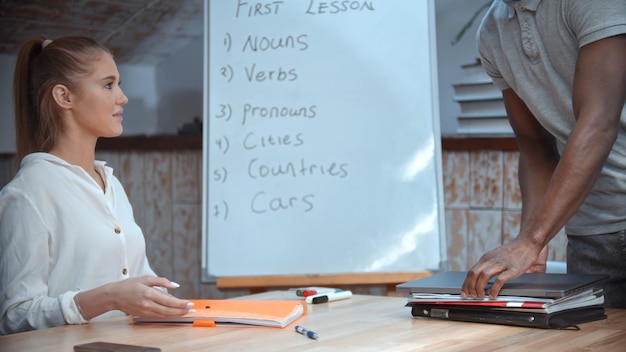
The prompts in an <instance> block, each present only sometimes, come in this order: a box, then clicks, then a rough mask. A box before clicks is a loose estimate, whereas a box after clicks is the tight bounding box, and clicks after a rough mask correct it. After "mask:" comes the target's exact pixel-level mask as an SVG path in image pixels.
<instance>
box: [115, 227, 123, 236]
mask: <svg viewBox="0 0 626 352" xmlns="http://www.w3.org/2000/svg"><path fill="white" fill-rule="evenodd" d="M115 233H116V234H118V235H119V234H120V233H122V229H120V228H119V227H116V228H115Z"/></svg>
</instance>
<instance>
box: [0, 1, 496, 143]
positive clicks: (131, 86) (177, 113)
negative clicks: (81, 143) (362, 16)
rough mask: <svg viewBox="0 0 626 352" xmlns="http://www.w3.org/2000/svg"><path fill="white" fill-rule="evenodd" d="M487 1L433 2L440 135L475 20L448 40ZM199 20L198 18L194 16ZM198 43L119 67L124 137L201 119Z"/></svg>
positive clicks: (6, 97) (468, 58)
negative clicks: (150, 61)
mask: <svg viewBox="0 0 626 352" xmlns="http://www.w3.org/2000/svg"><path fill="white" fill-rule="evenodd" d="M486 1H487V0H463V1H461V0H435V11H436V31H437V59H438V69H439V77H438V79H439V82H438V83H439V101H440V107H439V110H440V113H441V116H440V119H441V133H442V134H443V135H452V134H455V133H456V118H457V116H458V115H459V113H460V109H459V106H458V104H457V103H456V102H454V101H453V97H454V90H453V88H452V84H454V83H457V82H458V80H459V79H460V77H461V65H464V64H468V63H471V62H473V61H474V60H475V59H476V58H477V57H478V52H477V50H476V46H475V42H474V37H475V33H476V29H477V27H478V23H479V20H480V19H478V20H477V21H476V22H475V23H474V24H473V26H472V28H470V29H469V30H468V31H467V33H466V35H465V36H464V37H463V39H462V40H461V42H459V43H458V44H456V45H451V44H450V43H451V41H452V39H453V38H454V37H455V35H456V34H457V33H458V32H459V30H460V29H461V28H462V27H463V25H464V24H465V23H466V22H467V21H468V20H469V19H470V17H471V16H472V14H473V13H474V12H475V11H476V10H477V9H478V8H479V7H480V6H481V5H483V4H484V3H485V2H486ZM200 15H201V14H200ZM202 45H203V41H202V38H200V39H197V40H195V41H192V42H191V43H190V45H188V46H187V47H186V48H184V49H182V50H180V51H179V52H178V53H176V54H175V55H172V56H171V57H169V58H167V59H166V60H164V61H163V62H162V63H160V64H159V65H158V66H156V67H146V66H134V65H119V67H118V69H119V71H120V75H121V77H122V88H123V89H124V92H125V93H126V95H127V96H128V98H129V103H128V104H127V105H126V107H125V112H124V135H136V134H148V135H154V134H175V133H176V131H177V130H178V129H179V128H180V127H181V126H182V125H183V124H184V123H188V122H191V121H192V119H193V118H194V117H195V116H197V117H202V96H203V94H202ZM14 65H15V57H14V56H10V55H0V153H12V152H15V131H14V123H13V102H12V79H13V67H14Z"/></svg>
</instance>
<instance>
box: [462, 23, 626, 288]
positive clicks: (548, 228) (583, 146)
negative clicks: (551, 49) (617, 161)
mask: <svg viewBox="0 0 626 352" xmlns="http://www.w3.org/2000/svg"><path fill="white" fill-rule="evenodd" d="M624 63H626V35H620V36H614V37H610V38H606V39H602V40H599V41H596V42H594V43H591V44H589V45H586V46H584V47H583V48H581V49H580V51H579V54H578V61H577V64H576V74H575V79H574V87H573V97H572V103H573V107H574V115H575V116H574V117H575V119H576V124H575V126H574V128H573V130H572V132H571V134H570V136H569V138H568V141H567V144H566V146H565V149H564V151H563V155H562V156H561V159H560V161H559V162H558V164H557V165H556V168H554V172H553V174H552V175H551V176H550V179H549V182H548V183H547V185H544V184H543V183H540V184H534V183H533V184H529V182H527V181H526V180H533V182H542V181H535V180H545V179H546V178H545V175H530V174H529V173H533V172H540V173H543V172H546V171H547V170H549V167H547V166H546V167H545V168H543V167H537V163H540V164H543V163H544V162H545V161H542V158H541V149H542V148H544V147H546V146H547V145H548V144H544V143H542V144H539V143H538V145H539V146H532V145H529V144H532V142H533V141H543V140H545V137H542V136H541V134H542V132H541V131H540V130H539V129H538V126H537V125H534V123H533V122H529V121H524V120H523V119H524V118H529V114H528V113H524V112H523V110H524V107H525V106H524V105H523V102H522V101H521V99H519V97H517V96H516V95H515V94H514V93H513V92H511V91H505V92H504V93H503V95H504V98H505V104H507V111H508V112H509V113H510V114H513V115H512V116H509V117H510V118H511V123H512V126H513V127H514V129H515V132H516V134H518V141H520V168H521V170H520V182H521V186H522V188H523V189H525V190H524V191H523V195H522V196H523V197H526V199H524V203H526V202H528V203H527V204H528V206H526V204H525V205H524V207H525V209H524V210H523V212H524V215H523V217H524V220H523V222H522V226H521V229H520V233H519V235H518V236H517V238H516V239H515V240H514V241H512V242H511V243H508V244H505V245H503V246H501V247H498V248H496V249H494V250H492V251H490V252H488V253H486V254H485V255H484V256H483V257H482V258H481V259H480V261H479V262H478V263H476V264H475V265H474V266H473V267H472V268H471V269H470V271H469V272H468V275H467V277H466V279H465V282H464V283H463V287H462V292H463V295H464V296H475V297H484V288H485V285H486V284H487V282H488V281H489V279H490V278H491V277H493V276H495V275H498V276H497V278H496V280H495V282H494V284H493V286H492V288H491V290H490V296H492V297H495V296H496V295H497V294H498V293H499V292H500V289H501V288H502V285H504V283H505V282H506V281H508V280H510V279H512V278H515V277H518V276H519V275H521V274H522V273H524V272H525V271H527V270H528V268H530V266H531V265H532V264H533V263H534V262H535V260H536V259H537V257H538V256H539V253H540V251H541V249H542V248H543V247H544V246H546V245H547V244H548V242H549V241H550V239H552V237H554V235H555V234H556V233H557V232H558V230H559V229H560V228H562V227H563V226H564V225H565V223H566V222H567V221H568V220H569V219H570V218H571V217H572V215H573V214H574V213H575V212H576V211H577V210H578V208H579V207H580V205H581V204H582V203H583V201H584V200H585V198H586V197H587V195H588V194H589V192H590V190H591V189H592V187H593V185H594V183H595V181H596V179H597V178H598V175H599V174H600V171H601V169H602V166H603V164H604V162H605V161H606V158H607V156H608V154H609V152H610V151H611V148H612V146H613V143H614V142H615V139H616V138H617V133H618V129H619V120H620V114H621V111H622V108H623V106H624V101H625V98H626V65H624ZM526 110H528V109H526ZM530 116H532V114H530ZM532 120H534V119H532ZM535 122H536V121H535ZM525 138H529V139H528V140H525ZM526 142H529V143H526ZM522 148H524V149H522ZM529 152H530V153H529ZM553 152H554V150H553V149H548V150H547V151H544V153H548V154H552V153H553ZM531 155H532V157H530V156H531ZM542 170H543V171H542ZM543 182H545V181H543ZM535 187H537V188H539V189H541V188H542V187H543V189H544V192H543V194H539V192H531V191H529V190H530V189H533V188H535Z"/></svg>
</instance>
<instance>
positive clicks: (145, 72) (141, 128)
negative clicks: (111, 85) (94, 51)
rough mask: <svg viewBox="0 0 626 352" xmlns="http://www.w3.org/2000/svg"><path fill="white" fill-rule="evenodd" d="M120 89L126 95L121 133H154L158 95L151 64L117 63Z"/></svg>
mask: <svg viewBox="0 0 626 352" xmlns="http://www.w3.org/2000/svg"><path fill="white" fill-rule="evenodd" d="M117 69H118V71H119V72H120V79H121V82H122V86H121V87H122V90H123V91H124V94H126V96H127V97H128V104H126V105H125V106H124V132H123V135H125V136H127V135H138V134H156V133H157V126H156V120H157V116H158V95H157V84H156V77H155V68H154V67H153V66H140V65H119V66H118V67H117Z"/></svg>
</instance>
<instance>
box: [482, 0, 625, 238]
mask: <svg viewBox="0 0 626 352" xmlns="http://www.w3.org/2000/svg"><path fill="white" fill-rule="evenodd" d="M624 33H626V0H598V1H594V0H544V1H542V0H496V1H494V2H493V4H492V5H491V7H490V8H489V10H488V13H487V14H486V16H485V18H484V19H483V21H482V23H481V25H480V28H479V29H478V33H477V43H478V50H479V52H480V55H481V60H482V63H483V66H484V67H485V69H486V71H487V73H488V74H489V75H490V76H491V77H492V78H493V81H494V83H495V84H496V85H497V86H498V87H499V88H500V89H502V90H504V89H508V88H512V89H513V90H514V91H515V92H516V93H517V95H518V96H519V97H520V98H521V99H523V100H524V102H525V103H526V105H527V106H528V108H529V109H530V111H531V112H532V113H533V114H534V115H535V117H536V118H537V120H538V121H539V122H540V123H541V125H542V126H543V127H544V128H545V129H546V130H547V131H549V132H550V133H551V134H552V135H554V137H555V138H556V142H557V147H558V148H559V151H562V150H563V148H564V146H565V143H566V141H567V138H568V136H569V134H570V133H571V131H572V128H573V127H574V124H575V119H574V112H573V107H572V88H573V81H574V71H575V65H576V58H577V55H578V49H579V48H581V47H583V46H585V45H587V44H589V43H592V42H594V41H597V40H600V39H603V38H607V37H611V36H615V35H618V34H624ZM625 64H626V63H625ZM623 229H626V105H625V107H624V109H622V115H621V120H620V129H619V133H618V137H617V141H616V142H615V144H614V146H613V149H612V151H611V153H610V154H609V157H608V159H607V161H606V163H605V165H604V167H603V169H602V172H601V174H600V177H599V179H598V180H597V182H596V184H595V185H594V187H593V189H592V191H591V193H590V194H589V196H588V197H587V199H586V200H585V202H584V204H583V205H582V206H581V207H580V209H579V211H578V212H577V213H576V214H575V215H574V216H573V217H572V219H571V220H570V221H569V223H568V224H567V226H566V232H567V233H568V234H570V235H591V234H601V233H611V232H616V231H620V230H623Z"/></svg>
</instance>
